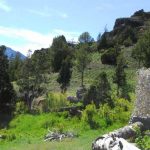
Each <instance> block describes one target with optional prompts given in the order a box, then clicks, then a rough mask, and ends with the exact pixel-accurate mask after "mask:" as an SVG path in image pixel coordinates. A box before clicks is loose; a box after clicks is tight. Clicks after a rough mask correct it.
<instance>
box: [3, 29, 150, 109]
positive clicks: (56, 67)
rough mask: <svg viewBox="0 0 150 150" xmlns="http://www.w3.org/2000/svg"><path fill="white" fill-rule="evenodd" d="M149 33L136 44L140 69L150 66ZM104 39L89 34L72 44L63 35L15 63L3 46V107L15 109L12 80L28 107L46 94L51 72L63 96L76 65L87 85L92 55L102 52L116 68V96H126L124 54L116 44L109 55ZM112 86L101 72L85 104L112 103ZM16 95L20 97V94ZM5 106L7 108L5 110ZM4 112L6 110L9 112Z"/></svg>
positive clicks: (134, 52) (106, 59)
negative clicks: (34, 100)
mask: <svg viewBox="0 0 150 150" xmlns="http://www.w3.org/2000/svg"><path fill="white" fill-rule="evenodd" d="M149 43H150V32H149V31H148V32H146V33H145V34H144V35H143V36H142V37H141V38H140V39H139V40H138V42H137V44H136V46H135V48H134V49H133V51H132V56H133V58H135V59H136V60H137V61H138V62H139V66H145V67H149V66H150V65H149V64H150V63H149V56H150V55H149V53H150V44H149ZM105 44H106V41H105V38H104V37H102V36H101V35H100V34H99V35H98V39H97V42H95V41H94V39H93V38H92V37H91V35H90V34H89V33H88V32H84V33H82V34H81V35H80V36H79V43H78V44H74V43H69V42H67V41H66V38H65V37H64V36H63V35H62V36H58V37H55V38H54V39H53V43H52V45H51V47H50V48H47V49H43V48H42V49H41V50H36V51H35V52H34V54H33V55H31V53H30V51H29V53H28V55H27V58H26V59H25V60H22V59H21V58H20V57H19V55H16V57H15V58H14V59H12V60H8V59H7V57H6V55H5V54H4V52H5V49H6V48H5V46H1V47H0V108H1V110H3V108H5V107H7V109H8V110H11V109H13V105H14V103H15V97H16V94H15V92H14V90H13V86H12V83H11V82H12V81H16V83H17V85H19V87H20V88H19V91H18V93H19V94H21V95H23V96H24V97H25V99H26V103H27V105H28V106H29V107H30V106H31V99H32V97H33V96H39V95H42V94H43V93H45V90H46V89H45V87H44V86H43V83H46V82H47V77H48V76H47V75H48V74H51V73H52V72H56V73H58V77H57V82H58V83H59V84H60V89H61V92H62V93H65V92H66V90H67V88H68V86H69V83H70V79H71V76H72V68H73V66H76V68H77V70H78V72H79V73H80V78H81V86H82V87H83V86H84V73H85V69H86V67H87V66H88V64H89V63H90V61H91V58H90V56H91V55H90V54H91V53H93V52H95V51H99V52H100V53H102V57H101V60H102V62H104V64H105V63H107V64H110V65H115V74H114V77H113V82H114V83H115V84H116V85H117V95H118V96H122V97H126V98H127V94H126V91H127V90H126V84H127V82H126V74H125V66H126V62H125V58H124V57H123V55H122V53H121V48H120V45H118V44H115V45H113V47H112V48H111V49H112V50H111V53H110V52H108V47H107V44H106V45H105ZM110 90H111V89H110V85H109V82H108V79H107V74H106V73H105V72H103V73H101V74H100V75H99V76H98V77H97V79H96V83H95V84H93V85H91V86H90V88H89V89H88V92H87V94H86V95H85V101H84V102H85V105H86V104H88V103H91V101H95V104H97V105H98V103H99V102H102V101H103V102H104V103H106V102H107V103H110V105H111V106H112V105H113V104H112V102H111V98H110ZM18 93H17V94H18ZM4 106H5V107H4ZM7 109H5V110H7Z"/></svg>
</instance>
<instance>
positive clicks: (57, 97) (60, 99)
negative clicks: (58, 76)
mask: <svg viewBox="0 0 150 150" xmlns="http://www.w3.org/2000/svg"><path fill="white" fill-rule="evenodd" d="M46 100H47V106H48V110H49V111H58V110H59V109H60V108H62V107H65V106H67V104H68V102H67V98H66V95H64V94H62V93H49V94H48V95H47V97H46Z"/></svg>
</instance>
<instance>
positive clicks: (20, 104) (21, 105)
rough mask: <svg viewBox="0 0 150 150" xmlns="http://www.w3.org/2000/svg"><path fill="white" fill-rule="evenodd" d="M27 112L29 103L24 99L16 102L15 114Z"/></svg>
mask: <svg viewBox="0 0 150 150" xmlns="http://www.w3.org/2000/svg"><path fill="white" fill-rule="evenodd" d="M27 112H28V108H27V105H25V103H24V102H23V101H18V102H16V107H15V112H14V114H15V115H19V114H25V113H27Z"/></svg>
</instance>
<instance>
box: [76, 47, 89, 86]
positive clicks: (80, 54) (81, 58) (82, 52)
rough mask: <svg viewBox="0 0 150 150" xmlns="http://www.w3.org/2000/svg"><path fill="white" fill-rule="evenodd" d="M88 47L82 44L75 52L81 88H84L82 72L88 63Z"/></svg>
mask: <svg viewBox="0 0 150 150" xmlns="http://www.w3.org/2000/svg"><path fill="white" fill-rule="evenodd" d="M87 49H88V45H87V44H84V45H82V46H81V47H80V49H78V50H77V51H76V67H77V69H78V71H79V72H80V73H81V86H82V87H83V86H84V72H85V69H86V67H87V65H88V64H89V63H90V55H89V53H88V52H87Z"/></svg>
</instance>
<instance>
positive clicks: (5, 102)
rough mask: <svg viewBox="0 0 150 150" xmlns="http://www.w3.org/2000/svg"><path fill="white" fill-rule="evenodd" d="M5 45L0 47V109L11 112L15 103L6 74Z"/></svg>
mask: <svg viewBox="0 0 150 150" xmlns="http://www.w3.org/2000/svg"><path fill="white" fill-rule="evenodd" d="M5 50H6V47H5V46H1V47H0V111H1V112H11V111H12V108H13V106H14V104H15V93H14V90H13V86H12V84H11V82H10V79H9V74H8V67H9V65H8V59H7V56H5Z"/></svg>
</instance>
